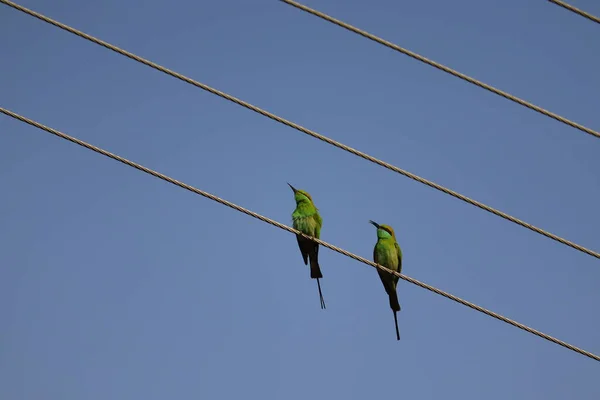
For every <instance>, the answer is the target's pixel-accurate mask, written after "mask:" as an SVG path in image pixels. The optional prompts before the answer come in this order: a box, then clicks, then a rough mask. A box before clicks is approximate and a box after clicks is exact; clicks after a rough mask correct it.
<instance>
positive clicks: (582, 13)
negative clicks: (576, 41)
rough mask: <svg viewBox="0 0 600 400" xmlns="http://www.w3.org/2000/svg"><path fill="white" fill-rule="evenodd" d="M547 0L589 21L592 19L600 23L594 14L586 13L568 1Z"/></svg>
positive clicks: (599, 19)
mask: <svg viewBox="0 0 600 400" xmlns="http://www.w3.org/2000/svg"><path fill="white" fill-rule="evenodd" d="M548 1H550V2H551V3H554V4H556V5H557V6H561V7H563V8H565V9H567V10H569V11H572V12H574V13H575V14H579V15H581V16H582V17H585V18H587V19H589V20H591V21H594V22H595V23H597V24H600V18H598V17H596V16H594V15H592V14H590V13H588V12H585V11H583V10H580V9H579V8H577V7H575V6H572V5H571V4H569V3H565V2H564V1H560V0H548Z"/></svg>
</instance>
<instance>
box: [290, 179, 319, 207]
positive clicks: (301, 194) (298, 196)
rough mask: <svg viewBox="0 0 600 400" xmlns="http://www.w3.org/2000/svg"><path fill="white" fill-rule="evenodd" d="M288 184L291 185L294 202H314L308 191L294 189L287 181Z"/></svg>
mask: <svg viewBox="0 0 600 400" xmlns="http://www.w3.org/2000/svg"><path fill="white" fill-rule="evenodd" d="M288 186H289V187H291V188H292V190H293V191H294V200H296V204H300V203H305V202H306V203H310V204H314V203H313V200H312V197H310V194H308V192H305V191H304V190H299V189H296V188H295V187H293V186H292V185H290V184H289V183H288Z"/></svg>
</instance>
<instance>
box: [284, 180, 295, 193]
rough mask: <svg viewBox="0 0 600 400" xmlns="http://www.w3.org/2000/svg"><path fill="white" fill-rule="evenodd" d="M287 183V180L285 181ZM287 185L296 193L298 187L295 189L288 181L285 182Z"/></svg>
mask: <svg viewBox="0 0 600 400" xmlns="http://www.w3.org/2000/svg"><path fill="white" fill-rule="evenodd" d="M286 183H287V182H286ZM287 184H288V186H289V187H291V188H292V190H293V191H294V193H296V192H297V191H298V189H296V188H295V187H293V186H292V185H290V184H289V183H287Z"/></svg>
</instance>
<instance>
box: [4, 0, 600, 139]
mask: <svg viewBox="0 0 600 400" xmlns="http://www.w3.org/2000/svg"><path fill="white" fill-rule="evenodd" d="M1 1H2V2H4V0H1ZM281 1H283V2H284V3H287V4H289V5H291V6H294V7H296V8H298V9H299V10H302V11H306V12H307V13H309V14H312V15H314V16H317V17H319V18H321V19H324V20H326V21H328V22H331V23H333V24H335V25H338V26H341V27H342V28H345V29H347V30H349V31H351V32H354V33H357V34H359V35H361V36H363V37H366V38H367V39H371V40H372V41H374V42H377V43H379V44H382V45H384V46H386V47H389V48H390V49H392V50H396V51H399V52H400V53H402V54H405V55H407V56H409V57H412V58H414V59H415V60H418V61H421V62H423V63H425V64H428V65H430V66H432V67H435V68H437V69H439V70H442V71H444V72H447V73H449V74H450V75H453V76H455V77H457V78H460V79H462V80H465V81H467V82H469V83H472V84H473V85H476V86H479V87H480V88H483V89H486V90H488V91H490V92H492V93H495V94H497V95H498V96H502V97H504V98H505V99H508V100H511V101H514V102H515V103H518V104H520V105H522V106H525V107H527V108H529V109H532V110H534V111H537V112H539V113H540V114H543V115H545V116H547V117H550V118H553V119H555V120H557V121H560V122H562V123H563V124H567V125H569V126H571V127H573V128H576V129H579V130H580V131H583V132H585V133H588V134H590V135H592V136H595V137H597V138H600V132H597V131H595V130H593V129H590V128H588V127H586V126H583V125H581V124H578V123H577V122H574V121H571V120H568V119H566V118H564V117H561V116H560V115H558V114H555V113H553V112H551V111H548V110H546V109H543V108H542V107H539V106H536V105H535V104H533V103H530V102H528V101H525V100H523V99H520V98H518V97H516V96H513V95H512V94H510V93H507V92H504V91H502V90H500V89H496V88H495V87H493V86H491V85H488V84H487V83H483V82H481V81H478V80H477V79H475V78H471V77H470V76H468V75H465V74H463V73H461V72H458V71H456V70H454V69H452V68H450V67H447V66H445V65H443V64H440V63H437V62H435V61H433V60H430V59H428V58H425V57H423V56H421V55H419V54H417V53H414V52H412V51H410V50H408V49H405V48H403V47H400V46H398V45H397V44H394V43H392V42H388V41H387V40H385V39H382V38H380V37H378V36H375V35H373V34H371V33H369V32H367V31H363V30H362V29H359V28H357V27H355V26H352V25H350V24H348V23H346V22H343V21H340V20H339V19H335V18H333V17H331V16H329V15H327V14H325V13H322V12H321V11H317V10H315V9H313V8H310V7H307V6H305V5H304V4H300V3H297V2H295V1H293V0H281Z"/></svg>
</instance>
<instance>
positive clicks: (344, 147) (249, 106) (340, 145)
mask: <svg viewBox="0 0 600 400" xmlns="http://www.w3.org/2000/svg"><path fill="white" fill-rule="evenodd" d="M0 3H4V4H6V5H8V6H10V7H13V8H15V9H17V10H19V11H22V12H24V13H26V14H29V15H31V16H33V17H36V18H38V19H40V20H42V21H44V22H47V23H49V24H51V25H54V26H56V27H58V28H61V29H63V30H65V31H67V32H70V33H73V34H75V35H77V36H79V37H81V38H84V39H86V40H89V41H91V42H93V43H96V44H98V45H100V46H102V47H105V48H107V49H109V50H112V51H114V52H116V53H119V54H121V55H123V56H125V57H128V58H130V59H132V60H135V61H137V62H140V63H142V64H144V65H147V66H149V67H151V68H154V69H156V70H158V71H161V72H164V73H165V74H167V75H170V76H172V77H174V78H177V79H179V80H182V81H184V82H186V83H189V84H190V85H194V86H196V87H198V88H200V89H203V90H206V91H207V92H210V93H212V94H215V95H217V96H219V97H221V98H224V99H226V100H229V101H231V102H233V103H236V104H237V105H240V106H242V107H244V108H247V109H249V110H252V111H254V112H256V113H258V114H261V115H263V116H265V117H267V118H270V119H272V120H274V121H277V122H279V123H281V124H284V125H287V126H289V127H290V128H294V129H296V130H298V131H300V132H302V133H305V134H307V135H309V136H312V137H314V138H316V139H319V140H321V141H323V142H325V143H328V144H330V145H332V146H335V147H337V148H339V149H342V150H345V151H347V152H349V153H352V154H354V155H356V156H358V157H361V158H364V159H365V160H368V161H371V162H373V163H375V164H378V165H380V166H382V167H385V168H387V169H389V170H391V171H394V172H397V173H399V174H401V175H404V176H406V177H408V178H410V179H413V180H415V181H417V182H419V183H422V184H424V185H427V186H429V187H431V188H434V189H436V190H439V191H441V192H444V193H446V194H448V195H450V196H452V197H455V198H457V199H459V200H462V201H464V202H466V203H469V204H471V205H473V206H475V207H478V208H481V209H482V210H485V211H487V212H490V213H492V214H494V215H496V216H498V217H501V218H504V219H506V220H508V221H511V222H514V223H515V224H518V225H520V226H522V227H524V228H527V229H529V230H532V231H534V232H536V233H539V234H540V235H543V236H546V237H547V238H550V239H552V240H555V241H557V242H559V243H562V244H564V245H566V246H569V247H571V248H574V249H576V250H578V251H581V252H583V253H586V254H588V255H590V256H592V257H595V258H598V259H600V253H598V252H596V251H593V250H590V249H588V248H586V247H583V246H581V245H579V244H577V243H574V242H571V241H569V240H567V239H564V238H562V237H560V236H557V235H555V234H553V233H550V232H548V231H545V230H543V229H541V228H538V227H536V226H534V225H531V224H529V223H527V222H525V221H522V220H520V219H518V218H515V217H513V216H511V215H509V214H506V213H505V212H502V211H500V210H497V209H495V208H492V207H490V206H487V205H485V204H483V203H481V202H479V201H476V200H473V199H471V198H469V197H467V196H465V195H462V194H460V193H458V192H455V191H453V190H451V189H448V188H446V187H444V186H442V185H439V184H437V183H435V182H432V181H430V180H427V179H425V178H422V177H420V176H418V175H415V174H413V173H411V172H408V171H406V170H403V169H401V168H398V167H396V166H395V165H392V164H390V163H387V162H385V161H382V160H380V159H378V158H375V157H373V156H370V155H368V154H366V153H363V152H362V151H360V150H356V149H354V148H352V147H350V146H347V145H345V144H343V143H340V142H338V141H335V140H333V139H331V138H329V137H327V136H324V135H321V134H320V133H318V132H315V131H312V130H310V129H307V128H305V127H303V126H300V125H298V124H296V123H294V122H292V121H289V120H287V119H285V118H282V117H279V116H277V115H275V114H272V113H270V112H268V111H266V110H263V109H262V108H259V107H257V106H255V105H252V104H250V103H248V102H245V101H243V100H240V99H238V98H236V97H233V96H231V95H229V94H227V93H224V92H221V91H220V90H217V89H215V88H212V87H210V86H208V85H206V84H204V83H201V82H198V81H195V80H193V79H192V78H188V77H187V76H185V75H182V74H180V73H177V72H175V71H172V70H170V69H167V68H165V67H163V66H161V65H159V64H156V63H154V62H152V61H149V60H146V59H145V58H142V57H140V56H137V55H135V54H133V53H130V52H128V51H126V50H123V49H121V48H119V47H117V46H115V45H112V44H110V43H108V42H105V41H103V40H100V39H97V38H95V37H93V36H91V35H88V34H87V33H84V32H82V31H80V30H77V29H75V28H72V27H70V26H68V25H65V24H63V23H61V22H58V21H55V20H53V19H51V18H49V17H46V16H45V15H42V14H40V13H38V12H35V11H32V10H29V9H28V8H25V7H23V6H21V5H19V4H16V3H13V2H12V1H9V0H0Z"/></svg>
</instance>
